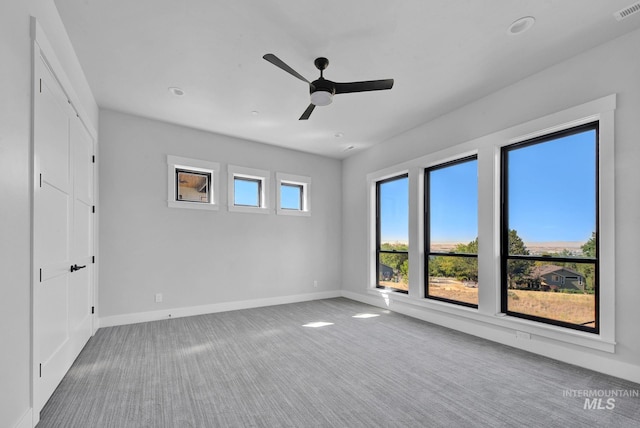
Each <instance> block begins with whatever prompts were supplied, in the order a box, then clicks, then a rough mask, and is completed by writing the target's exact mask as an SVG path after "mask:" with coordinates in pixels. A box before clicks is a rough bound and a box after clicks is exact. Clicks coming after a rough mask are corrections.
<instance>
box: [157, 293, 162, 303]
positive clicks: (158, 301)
mask: <svg viewBox="0 0 640 428" xmlns="http://www.w3.org/2000/svg"><path fill="white" fill-rule="evenodd" d="M161 302H162V293H156V303H161Z"/></svg>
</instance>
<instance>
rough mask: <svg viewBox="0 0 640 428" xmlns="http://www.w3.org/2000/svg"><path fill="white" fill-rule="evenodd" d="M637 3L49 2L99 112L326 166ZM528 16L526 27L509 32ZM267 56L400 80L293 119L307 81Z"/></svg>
mask: <svg viewBox="0 0 640 428" xmlns="http://www.w3.org/2000/svg"><path fill="white" fill-rule="evenodd" d="M632 3H633V0H606V1H603V0H484V1H479V0H396V1H391V0H351V1H346V0H323V1H309V0H235V1H222V0H108V1H107V0H102V1H101V0H55V4H56V5H57V7H58V10H59V12H60V15H61V17H62V20H63V22H64V24H65V26H66V28H67V31H68V33H69V36H70V38H71V41H72V43H73V45H74V48H75V50H76V53H77V55H78V58H79V60H80V63H81V64H82V67H83V69H84V72H85V74H86V76H87V79H88V81H89V84H90V86H91V89H92V91H93V93H94V96H95V97H96V101H97V102H98V104H99V105H100V107H103V108H108V109H113V110H118V111H123V112H127V113H132V114H136V115H140V116H144V117H149V118H154V119H159V120H163V121H166V122H170V123H176V124H180V125H184V126H188V127H192V128H197V129H202V130H207V131H212V132H216V133H220V134H226V135H232V136H236V137H241V138H245V139H249V140H254V141H259V142H263V143H268V144H273V145H278V146H283V147H288V148H293V149H297V150H302V151H306V152H311V153H316V154H320V155H325V156H330V157H335V158H344V157H346V156H348V155H350V154H352V153H356V152H359V151H362V150H363V149H365V148H367V147H370V146H372V145H375V144H377V143H380V142H382V141H384V140H387V139H389V138H390V137H392V136H394V135H397V134H399V133H402V132H403V131H406V130H408V129H411V128H413V127H415V126H418V125H420V124H421V123H424V122H426V121H429V120H431V119H433V118H435V117H437V116H440V115H442V114H443V113H446V112H448V111H451V110H453V109H455V108H457V107H460V106H462V105H464V104H467V103H469V102H472V101H474V100H476V99H478V98H481V97H483V96H485V95H487V94H489V93H491V92H494V91H496V90H497V89H500V88H502V87H505V86H507V85H510V84H512V83H514V82H516V81H518V80H520V79H522V78H524V77H526V76H528V75H531V74H533V73H535V72H537V71H539V70H542V69H544V68H546V67H549V66H550V65H553V64H555V63H557V62H559V61H561V60H562V59H563V58H567V57H571V56H574V55H576V54H578V53H580V52H583V51H585V50H587V49H590V48H592V47H594V46H596V45H598V44H601V43H603V42H606V41H608V40H611V39H613V38H616V37H618V36H620V35H622V34H625V33H627V32H629V31H632V30H634V29H636V28H640V14H636V15H632V16H631V17H629V18H627V19H626V20H624V21H622V22H618V21H616V20H615V19H614V17H613V13H614V12H616V11H618V10H620V9H622V8H624V7H626V6H629V5H630V4H632ZM524 16H533V17H535V18H536V24H535V25H534V26H533V28H532V29H530V30H529V31H527V32H525V33H523V34H520V35H517V36H513V35H508V34H507V28H508V27H509V25H510V24H511V23H512V22H513V21H515V20H516V19H518V18H521V17H524ZM266 53H274V54H275V55H277V56H278V57H279V58H280V59H282V60H283V61H284V62H286V63H287V64H288V65H289V66H291V67H292V68H293V69H295V70H296V71H297V72H299V73H300V74H302V75H303V76H305V77H306V78H307V79H308V80H309V81H312V80H315V79H316V78H317V77H318V76H319V71H318V70H317V69H316V68H315V66H314V65H313V60H314V59H315V58H316V57H319V56H325V57H327V58H329V61H330V65H329V68H328V69H327V70H326V71H325V77H326V78H328V79H330V80H334V81H338V82H348V81H360V80H375V79H387V78H393V79H395V85H394V87H393V89H391V90H388V91H377V92H362V93H353V94H340V95H337V96H336V97H335V98H334V102H333V104H331V105H329V106H326V107H317V108H316V109H315V111H314V112H313V114H312V115H311V118H310V119H309V120H308V121H299V120H298V118H299V117H300V115H301V114H302V112H303V111H304V110H305V109H306V107H307V106H308V104H309V92H308V85H307V84H306V83H304V82H302V81H300V80H298V79H296V78H295V77H293V76H291V75H290V74H287V73H286V72H284V71H282V70H281V69H278V68H276V67H275V66H273V65H272V64H270V63H268V62H267V61H265V60H263V59H262V56H263V55H264V54H266ZM174 86H176V87H180V88H182V89H183V90H184V91H185V95H184V96H182V97H176V96H175V95H172V94H171V93H170V92H169V91H168V88H169V87H174ZM254 111H257V112H259V114H257V115H254V114H252V112H254ZM339 133H340V134H342V137H340V138H338V137H336V134H339ZM349 146H354V148H353V149H352V150H346V149H347V147H349Z"/></svg>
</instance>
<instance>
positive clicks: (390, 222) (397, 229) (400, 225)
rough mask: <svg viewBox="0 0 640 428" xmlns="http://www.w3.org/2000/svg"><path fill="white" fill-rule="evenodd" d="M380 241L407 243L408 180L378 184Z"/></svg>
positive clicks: (402, 179)
mask: <svg viewBox="0 0 640 428" xmlns="http://www.w3.org/2000/svg"><path fill="white" fill-rule="evenodd" d="M380 241H381V242H395V241H401V242H409V179H408V178H401V179H397V180H392V181H386V182H384V183H381V184H380Z"/></svg>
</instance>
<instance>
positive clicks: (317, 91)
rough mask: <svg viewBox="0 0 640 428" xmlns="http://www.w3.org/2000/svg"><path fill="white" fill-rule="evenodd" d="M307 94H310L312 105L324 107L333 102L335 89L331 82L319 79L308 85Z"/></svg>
mask: <svg viewBox="0 0 640 428" xmlns="http://www.w3.org/2000/svg"><path fill="white" fill-rule="evenodd" d="M309 92H310V93H311V102H312V103H313V104H315V105H317V106H326V105H329V104H331V101H333V96H334V95H335V93H336V88H335V86H334V84H333V82H332V81H330V80H327V79H325V78H323V77H321V78H319V79H318V80H315V81H313V83H311V85H309Z"/></svg>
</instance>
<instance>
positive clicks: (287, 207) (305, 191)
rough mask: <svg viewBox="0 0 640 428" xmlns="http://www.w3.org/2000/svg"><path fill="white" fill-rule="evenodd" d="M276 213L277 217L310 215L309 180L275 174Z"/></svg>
mask: <svg viewBox="0 0 640 428" xmlns="http://www.w3.org/2000/svg"><path fill="white" fill-rule="evenodd" d="M276 189H277V194H276V199H277V201H276V211H277V213H278V214H279V215H297V216H309V215H311V198H310V193H311V178H310V177H305V176H302V175H293V174H285V173H281V172H278V173H276Z"/></svg>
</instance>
